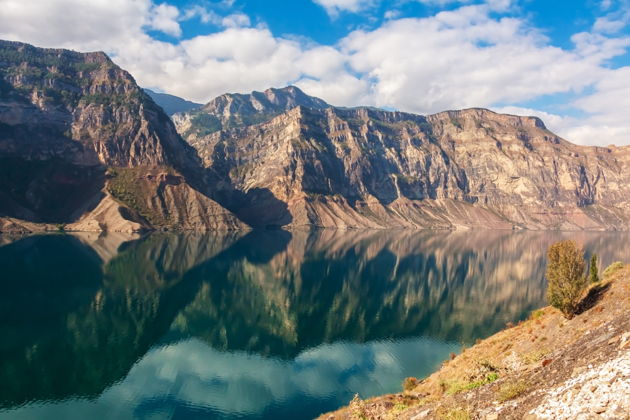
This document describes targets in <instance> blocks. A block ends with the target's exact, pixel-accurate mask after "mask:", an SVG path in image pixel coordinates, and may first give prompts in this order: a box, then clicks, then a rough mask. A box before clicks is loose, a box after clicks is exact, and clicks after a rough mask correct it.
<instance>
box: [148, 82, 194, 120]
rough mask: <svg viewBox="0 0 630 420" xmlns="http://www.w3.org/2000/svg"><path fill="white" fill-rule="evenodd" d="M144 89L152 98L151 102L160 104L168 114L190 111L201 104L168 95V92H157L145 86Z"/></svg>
mask: <svg viewBox="0 0 630 420" xmlns="http://www.w3.org/2000/svg"><path fill="white" fill-rule="evenodd" d="M144 91H145V92H146V93H147V94H148V95H149V96H150V97H151V99H153V102H155V103H156V104H158V105H159V106H161V107H162V109H163V110H164V112H166V113H167V114H168V115H173V114H175V113H177V112H185V111H190V110H193V109H196V108H199V107H201V106H202V104H197V103H195V102H191V101H187V100H186V99H183V98H180V97H179V96H175V95H169V94H168V93H158V92H154V91H152V90H151V89H146V88H145V89H144Z"/></svg>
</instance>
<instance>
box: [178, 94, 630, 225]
mask: <svg viewBox="0 0 630 420" xmlns="http://www.w3.org/2000/svg"><path fill="white" fill-rule="evenodd" d="M295 89H296V88H288V89H287V90H276V92H275V96H276V97H279V96H282V95H286V96H287V97H289V98H290V97H291V96H293V95H294V92H295ZM221 98H223V99H221V101H225V102H230V101H236V100H237V99H235V98H231V97H229V98H227V99H225V95H224V97H221ZM219 99H220V98H218V99H217V100H215V101H214V102H211V103H210V104H209V105H208V106H206V107H204V108H203V109H202V110H201V111H199V112H200V113H205V114H197V115H206V116H207V117H208V118H207V119H211V118H220V117H221V116H222V115H223V114H222V112H224V111H223V109H222V110H219V109H218V108H217V107H216V104H215V102H216V101H218V100H219ZM286 102H288V101H285V103H286ZM239 109H240V108H236V109H234V110H233V111H234V112H236V114H234V113H232V114H230V117H229V118H232V119H236V120H238V119H239V118H240V117H239V114H238V112H239ZM247 115H248V118H249V119H250V120H255V119H257V118H260V119H265V118H266V119H267V120H266V121H265V122H262V123H259V124H256V125H254V124H251V125H240V126H237V127H233V128H224V129H218V130H216V131H212V132H210V133H207V132H204V130H203V127H201V126H200V125H199V124H197V125H195V124H196V122H195V119H194V118H190V116H186V115H180V116H179V117H178V118H177V119H176V120H175V121H176V125H177V127H178V130H179V131H180V132H181V133H182V134H183V135H184V138H185V139H186V140H187V141H188V142H189V143H190V144H191V145H192V146H193V147H194V148H195V149H197V151H198V153H199V156H200V157H201V158H202V160H203V163H204V165H205V167H206V168H208V177H209V178H210V180H211V184H212V185H214V188H215V192H214V197H215V198H216V199H217V201H219V202H220V203H222V204H223V205H224V206H226V207H227V208H229V209H230V210H232V211H234V212H236V213H237V214H238V215H239V217H240V218H241V219H242V220H245V221H246V222H248V223H249V224H252V225H283V226H303V225H304V226H306V225H308V226H312V225H315V226H323V227H343V228H348V227H374V228H386V227H421V228H458V227H490V228H507V229H512V228H530V229H549V228H551V229H627V226H628V221H629V219H630V210H628V209H629V207H628V204H629V201H630V186H629V183H628V181H630V174H629V173H628V168H629V167H630V148H628V147H612V146H611V147H607V148H601V147H584V146H577V145H574V144H571V143H569V142H567V141H565V140H563V139H561V138H559V137H558V136H556V135H555V134H553V133H551V132H550V131H549V130H547V129H546V128H545V126H544V124H543V123H542V121H540V120H539V119H537V118H530V117H517V116H511V115H501V114H496V113H494V112H491V111H488V110H484V109H468V110H463V111H449V112H443V113H439V114H435V115H429V116H426V117H424V116H419V115H413V114H407V113H402V112H389V111H384V110H376V109H372V108H352V109H346V108H335V107H330V106H323V105H321V106H317V107H309V106H308V105H303V104H301V103H298V105H297V106H296V107H294V108H292V109H290V110H288V111H285V112H283V113H281V114H279V115H277V116H275V117H271V118H270V117H269V115H268V114H267V113H266V112H265V111H261V112H260V113H259V114H258V117H256V116H251V110H248V114H247ZM197 118H199V117H197Z"/></svg>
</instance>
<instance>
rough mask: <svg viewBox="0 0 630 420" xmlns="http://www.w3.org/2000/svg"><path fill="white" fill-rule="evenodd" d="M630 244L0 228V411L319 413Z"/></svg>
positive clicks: (427, 362) (463, 236) (617, 240)
mask: <svg viewBox="0 0 630 420" xmlns="http://www.w3.org/2000/svg"><path fill="white" fill-rule="evenodd" d="M563 238H574V239H577V240H578V241H580V242H582V243H584V244H585V246H586V249H587V251H588V252H592V251H595V252H597V253H599V254H600V257H601V259H602V265H604V266H605V265H607V264H608V263H610V262H612V261H614V260H626V261H628V260H630V248H629V247H627V246H626V243H627V240H628V239H629V236H628V235H623V234H611V233H602V234H585V233H574V234H571V233H564V234H560V233H540V232H520V233H511V232H492V231H491V232H456V233H447V232H442V233H435V232H378V231H352V232H334V231H323V232H316V233H306V232H294V233H288V232H284V231H260V232H250V233H234V234H228V235H169V234H152V235H149V236H146V237H142V238H139V237H137V238H133V237H127V236H122V235H113V234H110V235H107V236H100V237H99V236H97V235H87V234H77V235H45V236H32V237H27V238H20V239H17V238H8V237H6V236H0V270H1V271H0V419H38V420H39V419H44V420H45V419H55V420H58V419H81V420H83V419H132V418H134V419H215V418H216V419H232V418H238V419H310V418H312V417H314V416H316V415H318V414H320V413H322V412H325V411H329V410H333V409H335V408H337V407H339V406H340V405H343V404H346V403H347V402H348V401H349V400H350V399H351V398H352V396H353V395H354V394H355V393H358V394H360V396H361V397H369V396H372V395H376V394H382V393H387V392H396V391H399V390H400V384H401V381H402V380H403V378H404V377H406V376H418V377H422V376H425V375H427V374H429V373H430V372H432V371H433V370H435V369H436V368H437V366H438V365H439V363H440V362H441V361H443V360H444V359H446V358H447V357H448V355H449V353H450V352H457V351H459V350H460V349H461V345H462V344H470V343H472V342H474V340H475V339H477V338H481V337H486V336H488V335H490V334H492V333H494V332H495V331H497V330H499V329H501V328H502V327H503V326H504V325H505V323H506V322H508V321H517V320H520V319H523V318H525V317H527V315H528V313H529V312H530V311H531V310H533V309H534V308H536V307H539V306H541V305H543V303H544V288H545V282H544V279H543V274H544V265H545V259H544V252H545V249H546V247H547V246H548V245H549V244H550V243H551V242H553V241H555V240H559V239H563Z"/></svg>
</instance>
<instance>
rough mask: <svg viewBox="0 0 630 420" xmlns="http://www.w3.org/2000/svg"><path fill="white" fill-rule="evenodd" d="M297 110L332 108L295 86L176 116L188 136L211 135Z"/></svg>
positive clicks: (227, 98) (228, 98) (231, 97)
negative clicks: (297, 108) (301, 107)
mask: <svg viewBox="0 0 630 420" xmlns="http://www.w3.org/2000/svg"><path fill="white" fill-rule="evenodd" d="M296 106H304V107H307V108H312V109H325V108H328V107H330V105H328V104H327V103H326V102H324V101H323V100H321V99H319V98H315V97H312V96H308V95H306V94H305V93H304V92H302V91H301V90H300V89H298V88H297V87H295V86H288V87H285V88H282V89H274V88H271V89H267V90H266V91H264V92H255V91H254V92H252V93H250V94H246V95H244V94H239V93H226V94H224V95H221V96H219V97H217V98H215V99H213V100H211V101H210V102H208V103H207V104H206V105H203V107H201V108H198V109H195V110H192V111H189V112H184V113H180V114H177V115H175V116H174V117H173V118H174V120H175V121H176V122H177V125H178V127H179V130H180V132H184V133H185V135H186V136H188V135H191V134H195V135H208V134H211V133H214V132H216V131H219V130H223V129H231V128H238V127H245V126H250V125H255V124H258V123H261V122H265V121H268V120H270V119H271V118H273V117H275V116H277V115H280V114H282V113H283V112H286V111H289V110H291V109H293V108H295V107H296Z"/></svg>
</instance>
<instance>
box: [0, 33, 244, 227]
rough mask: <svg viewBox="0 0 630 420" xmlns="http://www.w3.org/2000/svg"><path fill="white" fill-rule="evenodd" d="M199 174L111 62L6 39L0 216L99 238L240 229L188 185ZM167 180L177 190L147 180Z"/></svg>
mask: <svg viewBox="0 0 630 420" xmlns="http://www.w3.org/2000/svg"><path fill="white" fill-rule="evenodd" d="M108 168H119V169H120V170H117V171H108ZM132 168H135V169H138V168H142V169H140V170H135V171H129V169H132ZM199 169H200V166H199V161H198V158H197V156H196V152H195V151H194V150H193V149H192V148H191V147H190V146H188V145H187V144H186V143H185V142H184V141H183V140H182V139H181V137H180V136H179V135H178V134H177V132H176V131H175V128H174V126H173V124H172V122H171V120H170V119H169V118H168V116H167V115H166V114H165V113H164V111H163V110H162V109H161V108H160V107H159V106H157V105H156V104H155V103H154V102H153V100H151V98H150V97H149V96H148V95H147V94H146V93H145V92H144V91H143V90H142V89H141V88H139V87H138V86H137V84H136V83H135V81H134V79H133V78H132V77H131V75H129V73H127V72H125V71H124V70H122V69H120V68H119V67H118V66H116V65H115V64H114V63H112V61H111V60H110V59H109V58H108V57H107V56H106V55H105V54H103V53H88V54H80V53H76V52H73V51H67V50H57V49H41V48H35V47H32V46H30V45H27V44H22V43H16V42H7V41H0V216H6V217H15V218H18V219H24V220H28V221H31V222H40V223H41V222H49V223H68V224H70V223H73V222H77V221H79V219H80V222H81V223H80V224H79V225H76V226H77V227H81V228H82V229H98V230H107V229H109V228H111V229H116V230H119V229H120V230H125V231H127V230H136V229H138V228H156V227H160V228H179V229H216V228H234V227H243V224H242V223H240V222H239V221H238V220H237V219H236V218H234V217H233V216H232V215H231V214H230V213H229V212H228V211H226V210H225V209H223V208H221V206H219V205H218V204H216V203H214V202H213V201H212V200H211V199H210V198H208V197H206V196H205V195H204V194H205V188H204V186H203V185H202V184H200V183H195V182H192V181H190V180H194V179H195V178H200V177H199V176H196V173H197V172H196V171H198V170H199ZM160 173H162V174H173V176H175V177H176V178H177V179H178V181H177V185H176V186H175V185H172V184H170V183H168V182H166V183H164V182H163V179H162V178H160V177H159V176H154V177H147V176H146V175H147V174H156V175H159V174H160ZM121 174H124V175H125V176H124V177H121V176H119V175H121ZM131 175H133V176H131ZM112 185H116V186H117V189H116V191H111V187H112ZM149 194H151V197H150V198H149ZM152 218H153V219H156V220H157V219H160V222H161V223H160V224H159V225H156V224H154V223H152V221H151V219H152Z"/></svg>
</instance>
